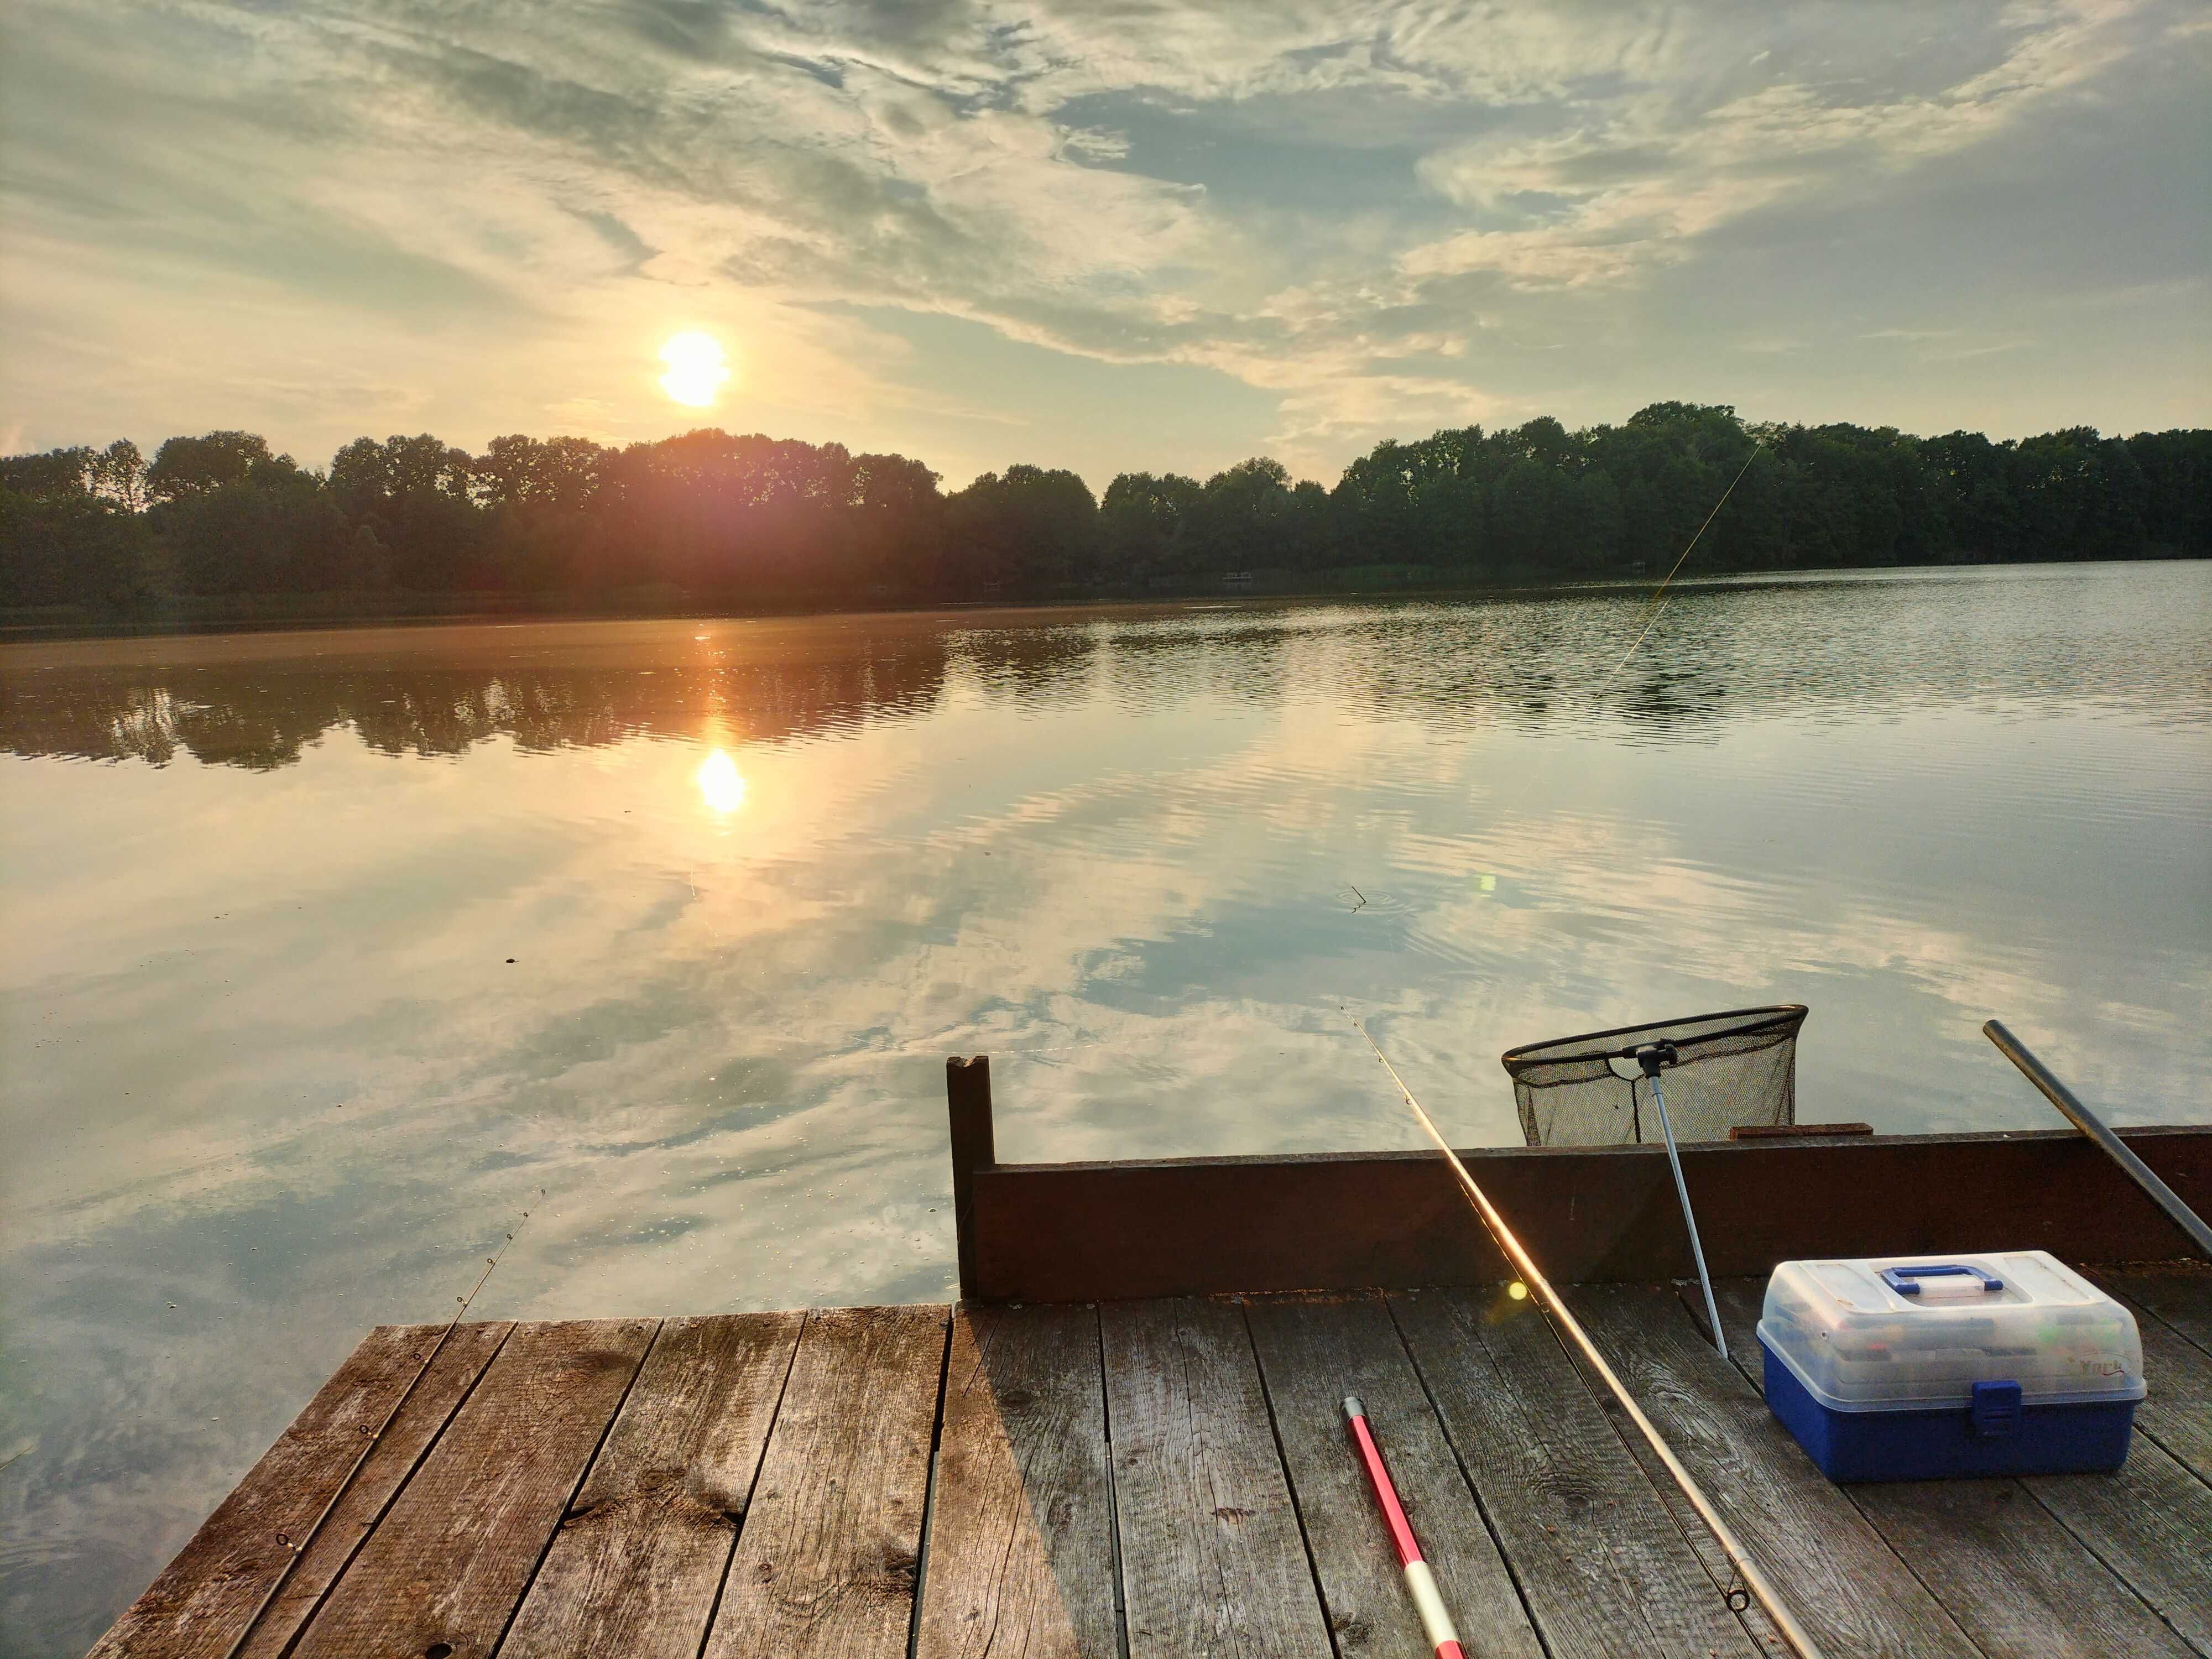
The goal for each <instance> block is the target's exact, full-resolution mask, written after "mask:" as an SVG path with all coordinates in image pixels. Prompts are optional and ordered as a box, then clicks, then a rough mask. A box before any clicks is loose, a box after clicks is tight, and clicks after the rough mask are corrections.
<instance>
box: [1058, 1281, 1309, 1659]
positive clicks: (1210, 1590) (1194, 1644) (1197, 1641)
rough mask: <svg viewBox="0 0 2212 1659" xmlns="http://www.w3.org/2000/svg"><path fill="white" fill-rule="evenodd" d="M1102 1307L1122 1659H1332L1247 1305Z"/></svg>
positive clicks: (1190, 1303)
mask: <svg viewBox="0 0 2212 1659" xmlns="http://www.w3.org/2000/svg"><path fill="white" fill-rule="evenodd" d="M1098 1312H1099V1328H1100V1334H1101V1336H1102V1338H1103V1343H1104V1348H1105V1362H1106V1404H1107V1417H1108V1424H1109V1431H1110V1432H1111V1433H1112V1435H1113V1449H1114V1473H1115V1513H1116V1518H1117V1521H1118V1523H1119V1527H1120V1534H1121V1574H1122V1594H1123V1599H1124V1601H1126V1603H1127V1619H1128V1635H1129V1654H1130V1659H1184V1656H1196V1655H1200V1654H1211V1655H1216V1656H1228V1655H1244V1654H1249V1655H1267V1656H1270V1659H1298V1656H1309V1655H1310V1656H1313V1659H1327V1656H1328V1654H1329V1652H1330V1642H1329V1636H1328V1626H1327V1623H1326V1621H1325V1620H1324V1619H1323V1616H1322V1606H1321V1598H1320V1595H1319V1593H1318V1592H1317V1591H1316V1588H1315V1585H1314V1579H1313V1571H1312V1568H1311V1566H1310V1565H1309V1563H1308V1562H1307V1559H1306V1552H1305V1544H1304V1540H1303V1538H1302V1537H1301V1536H1300V1534H1299V1529H1298V1518H1297V1511H1296V1510H1295V1509H1294V1508H1293V1507H1292V1504H1291V1493H1290V1488H1289V1486H1287V1485H1286V1484H1285V1480H1284V1475H1283V1468H1282V1464H1281V1462H1280V1461H1279V1458H1278V1456H1277V1454H1276V1450H1275V1437H1274V1433H1273V1429H1272V1428H1271V1426H1270V1425H1269V1422H1268V1418H1267V1400H1266V1397H1265V1395H1264V1394H1263V1393H1262V1391H1261V1385H1260V1370H1259V1366H1258V1364H1257V1363H1256V1362H1255V1360H1254V1358H1253V1357H1252V1341H1251V1337H1250V1335H1249V1333H1248V1332H1247V1331H1246V1329H1245V1326H1244V1318H1243V1313H1242V1312H1241V1311H1240V1310H1238V1309H1237V1307H1235V1306H1234V1305H1233V1304H1228V1303H1221V1302H1200V1301H1194V1300H1187V1299H1178V1300H1174V1301H1160V1302H1132V1303H1120V1304H1108V1305H1105V1306H1102V1307H1101V1308H1100V1309H1099V1310H1098Z"/></svg>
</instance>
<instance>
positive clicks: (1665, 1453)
mask: <svg viewBox="0 0 2212 1659" xmlns="http://www.w3.org/2000/svg"><path fill="white" fill-rule="evenodd" d="M1343 1012H1344V1017H1345V1018H1346V1019H1349V1020H1350V1021H1351V1022H1352V1030H1355V1031H1357V1032H1358V1033H1359V1035H1360V1036H1363V1037H1365V1038H1366V1039H1367V1046H1368V1047H1369V1048H1372V1049H1373V1050H1374V1051H1375V1058H1376V1059H1377V1060H1381V1061H1382V1062H1383V1070H1384V1071H1386V1072H1388V1073H1389V1074H1390V1081H1391V1082H1392V1083H1394V1084H1395V1085H1397V1087H1398V1092H1399V1094H1400V1095H1401V1096H1402V1097H1404V1099H1405V1102H1406V1104H1407V1106H1408V1107H1410V1108H1412V1109H1413V1117H1414V1120H1415V1121H1417V1122H1419V1124H1420V1126H1421V1128H1422V1131H1423V1132H1424V1133H1425V1134H1426V1135H1427V1136H1428V1138H1429V1139H1431V1141H1433V1142H1435V1143H1436V1148H1437V1151H1438V1152H1442V1153H1443V1155H1444V1161H1445V1162H1446V1163H1447V1164H1450V1165H1451V1169H1452V1174H1453V1175H1454V1176H1456V1177H1457V1178H1458V1181H1459V1184H1460V1189H1461V1190H1462V1192H1464V1193H1465V1194H1467V1197H1468V1202H1469V1203H1470V1204H1472V1205H1474V1212H1475V1214H1476V1215H1477V1216H1478V1217H1480V1218H1481V1221H1482V1225H1483V1229H1484V1231H1486V1232H1488V1233H1489V1235H1490V1238H1491V1242H1492V1243H1494V1244H1496V1245H1497V1246H1498V1253H1499V1254H1500V1255H1503V1256H1504V1258H1505V1259H1506V1261H1509V1262H1510V1263H1511V1264H1512V1266H1513V1268H1514V1271H1515V1272H1516V1273H1519V1274H1520V1275H1521V1282H1522V1284H1523V1285H1527V1286H1528V1292H1529V1294H1530V1295H1531V1296H1532V1297H1534V1298H1535V1299H1536V1304H1537V1306H1538V1307H1540V1308H1541V1309H1542V1310H1544V1311H1545V1313H1547V1315H1549V1316H1550V1317H1551V1321H1552V1329H1553V1334H1555V1335H1557V1336H1558V1337H1559V1339H1560V1342H1561V1346H1572V1348H1573V1349H1574V1350H1575V1352H1578V1353H1580V1354H1581V1355H1582V1357H1583V1359H1584V1360H1585V1361H1587V1362H1588V1364H1589V1367H1590V1369H1591V1370H1595V1372H1596V1373H1597V1374H1598V1376H1599V1377H1600V1378H1601V1380H1602V1381H1603V1382H1604V1383H1605V1385H1606V1387H1607V1389H1610V1390H1611V1391H1612V1394H1613V1398H1614V1399H1615V1400H1616V1401H1619V1402H1620V1407H1621V1409H1622V1410H1623V1411H1625V1412H1626V1413H1628V1418H1629V1421H1631V1422H1632V1423H1633V1424H1635V1425H1636V1427H1637V1430H1638V1432H1640V1433H1641V1434H1642V1435H1643V1437H1644V1440H1645V1441H1646V1442H1647V1443H1649V1444H1650V1448H1651V1450H1652V1453H1653V1455H1656V1457H1657V1458H1658V1459H1659V1461H1660V1462H1661V1463H1662V1464H1663V1465H1664V1466H1665V1467H1666V1470H1667V1473H1668V1474H1669V1475H1671V1476H1673V1477H1674V1484H1675V1485H1676V1486H1679V1487H1680V1489H1681V1492H1682V1496H1683V1497H1684V1498H1687V1499H1688V1500H1689V1504H1690V1507H1691V1508H1692V1509H1693V1510H1696V1511H1697V1512H1698V1518H1699V1520H1700V1521H1703V1522H1705V1528H1706V1530H1707V1531H1709V1532H1711V1534H1712V1535H1713V1541H1714V1542H1715V1543H1717V1544H1718V1545H1719V1546H1720V1547H1721V1553H1722V1555H1723V1556H1724V1557H1726V1558H1727V1560H1728V1564H1729V1571H1731V1572H1733V1573H1734V1574H1735V1577H1736V1578H1737V1579H1739V1580H1741V1583H1742V1584H1743V1586H1744V1588H1745V1589H1748V1590H1749V1591H1750V1592H1751V1593H1752V1595H1753V1596H1755V1597H1757V1598H1758V1601H1759V1606H1760V1607H1762V1608H1764V1609H1765V1613H1766V1616H1767V1617H1768V1618H1769V1619H1771V1620H1773V1621H1774V1626H1775V1628H1776V1629H1777V1630H1778V1631H1780V1632H1782V1636H1783V1639H1784V1640H1785V1641H1786V1642H1788V1643H1789V1644H1790V1646H1791V1647H1792V1648H1794V1649H1796V1651H1797V1653H1798V1654H1799V1656H1800V1659H1821V1653H1820V1649H1819V1647H1818V1646H1816V1645H1815V1644H1814V1641H1813V1638H1811V1637H1809V1636H1808V1635H1807V1634H1806V1633H1805V1632H1804V1629H1803V1627H1802V1626H1800V1625H1799V1624H1798V1622H1797V1620H1796V1615H1795V1614H1793V1613H1791V1612H1790V1609H1789V1607H1788V1606H1787V1605H1786V1604H1784V1601H1783V1600H1782V1597H1781V1595H1779V1594H1778V1592H1777V1591H1776V1589H1775V1588H1774V1586H1773V1585H1772V1584H1771V1583H1768V1582H1767V1578H1766V1575H1765V1573H1763V1572H1761V1571H1759V1566H1758V1564H1757V1563H1755V1562H1754V1561H1753V1560H1752V1559H1751V1556H1750V1554H1749V1553H1748V1552H1747V1551H1746V1550H1745V1549H1744V1547H1743V1546H1742V1545H1741V1543H1739V1542H1738V1541H1737V1540H1736V1535H1735V1533H1734V1532H1732V1531H1731V1530H1729V1524H1728V1522H1725V1521H1723V1520H1722V1519H1721V1517H1720V1513H1719V1511H1718V1510H1715V1509H1714V1508H1713V1506H1712V1503H1711V1499H1709V1498H1706V1496H1705V1492H1704V1491H1703V1490H1702V1489H1701V1488H1700V1487H1699V1485H1698V1483H1697V1481H1696V1480H1694V1479H1692V1476H1691V1474H1690V1472H1689V1470H1687V1469H1686V1468H1683V1467H1682V1463H1681V1460H1680V1459H1679V1458H1677V1457H1676V1456H1675V1455H1674V1450H1673V1449H1672V1448H1670V1447H1669V1446H1668V1444H1667V1443H1666V1441H1665V1440H1663V1439H1662V1438H1661V1437H1660V1434H1659V1431H1658V1430H1657V1429H1656V1428H1655V1427H1654V1426H1653V1425H1652V1423H1651V1419H1650V1418H1648V1417H1646V1416H1645V1415H1644V1408H1643V1407H1640V1406H1638V1404H1637V1403H1636V1401H1635V1398H1634V1396H1633V1395H1631V1394H1630V1393H1629V1392H1628V1388H1627V1385H1626V1383H1622V1382H1621V1380H1620V1377H1618V1376H1615V1375H1614V1374H1613V1367H1612V1366H1610V1365H1608V1364H1606V1361H1605V1356H1604V1355H1603V1354H1601V1353H1600V1352H1598V1351H1597V1345H1596V1344H1595V1343H1594V1342H1592V1341H1591V1340H1590V1339H1589V1333H1588V1332H1586V1331H1584V1330H1583V1328H1582V1322H1581V1321H1580V1320H1578V1319H1577V1318H1576V1317H1575V1316H1574V1315H1573V1314H1572V1313H1571V1312H1569V1311H1568V1309H1567V1304H1565V1302H1563V1301H1562V1300H1560V1298H1559V1292H1558V1291H1554V1290H1553V1288H1552V1281H1551V1280H1550V1279H1547V1278H1545V1277H1544V1274H1543V1270H1542V1269H1541V1268H1540V1267H1537V1265H1536V1261H1535V1258H1534V1256H1532V1255H1529V1254H1528V1250H1527V1249H1524V1248H1523V1247H1522V1243H1521V1241H1520V1240H1519V1239H1518V1238H1516V1237H1514V1233H1513V1230H1512V1229H1511V1228H1510V1227H1509V1226H1508V1225H1506V1224H1505V1218H1504V1216H1502V1215H1500V1214H1499V1213H1498V1210H1497V1207H1496V1206H1494V1205H1492V1203H1491V1201H1490V1197H1489V1194H1486V1193H1485V1192H1484V1191H1483V1190H1482V1188H1480V1186H1478V1185H1476V1184H1475V1179H1474V1176H1472V1175H1470V1174H1469V1173H1468V1168H1467V1164H1466V1163H1465V1162H1464V1161H1463V1160H1462V1158H1460V1155H1459V1154H1458V1153H1457V1152H1454V1151H1452V1149H1451V1145H1450V1143H1449V1141H1447V1140H1446V1139H1444V1138H1443V1133H1441V1132H1440V1131H1439V1130H1438V1129H1437V1126H1436V1121H1435V1120H1434V1119H1433V1118H1431V1116H1430V1115H1428V1113H1427V1111H1426V1110H1425V1109H1423V1107H1422V1105H1421V1103H1420V1102H1419V1101H1418V1100H1416V1099H1414V1098H1413V1091H1412V1090H1411V1089H1408V1088H1407V1086H1406V1079H1403V1078H1401V1077H1400V1076H1399V1075H1398V1068H1397V1067H1396V1066H1393V1065H1392V1064H1391V1063H1390V1057H1389V1055H1388V1054H1384V1053H1383V1047H1382V1045H1381V1044H1380V1043H1378V1042H1376V1041H1375V1038H1374V1037H1373V1036H1372V1035H1370V1033H1369V1031H1368V1030H1367V1027H1366V1026H1365V1025H1364V1024H1361V1023H1360V1020H1359V1018H1358V1015H1356V1014H1354V1013H1352V1011H1351V1010H1350V1009H1348V1008H1347V1009H1345V1010H1344V1011H1343ZM1722 1594H1723V1600H1724V1601H1726V1600H1729V1597H1730V1595H1732V1591H1729V1590H1724V1591H1723V1593H1722ZM1731 1605H1733V1604H1732V1603H1731Z"/></svg>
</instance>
